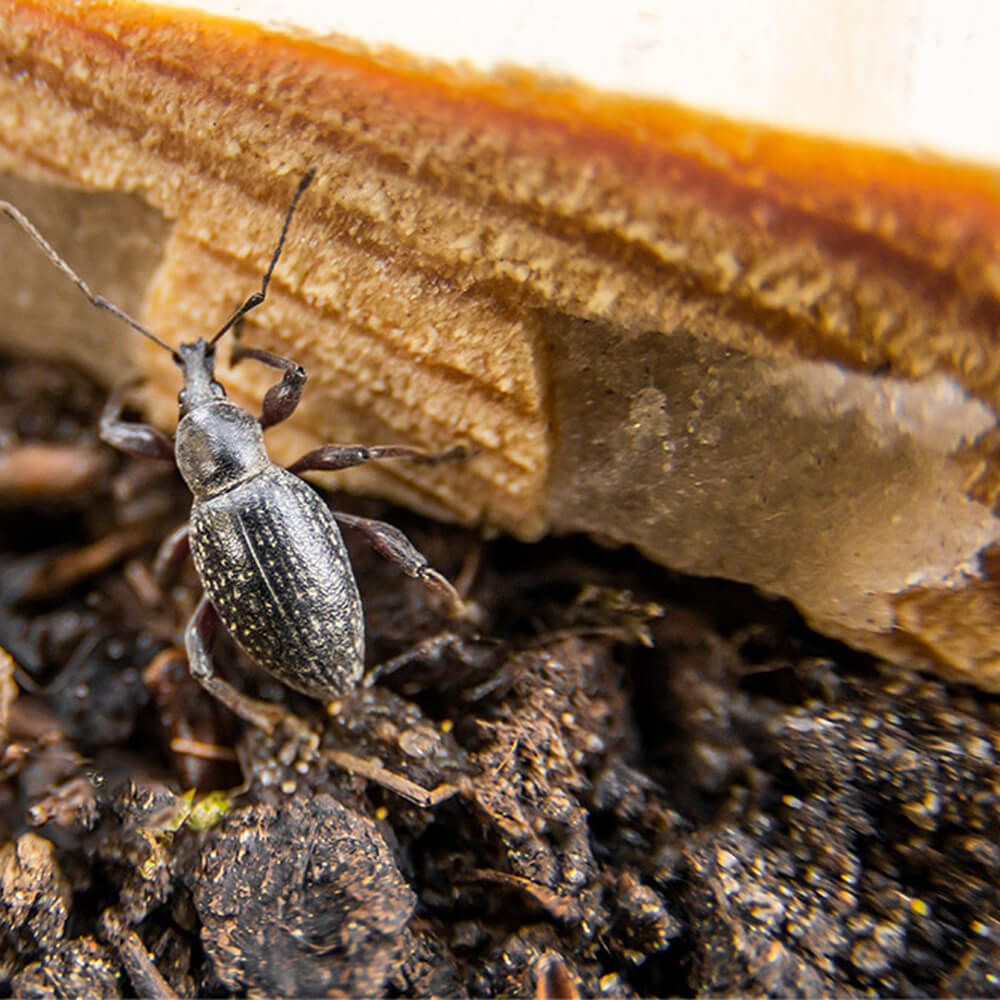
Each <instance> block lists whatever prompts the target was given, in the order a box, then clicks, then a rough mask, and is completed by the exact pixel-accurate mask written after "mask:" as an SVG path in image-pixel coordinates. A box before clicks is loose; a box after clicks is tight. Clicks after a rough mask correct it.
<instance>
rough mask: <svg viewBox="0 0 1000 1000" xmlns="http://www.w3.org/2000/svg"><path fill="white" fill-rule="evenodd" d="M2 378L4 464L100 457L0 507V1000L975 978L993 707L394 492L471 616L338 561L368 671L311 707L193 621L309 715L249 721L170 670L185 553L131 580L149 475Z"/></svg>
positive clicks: (225, 668) (185, 600) (784, 986)
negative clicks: (40, 451) (294, 722)
mask: <svg viewBox="0 0 1000 1000" xmlns="http://www.w3.org/2000/svg"><path fill="white" fill-rule="evenodd" d="M4 385H5V386H6V392H7V395H6V397H5V398H3V399H2V400H0V427H2V428H4V433H5V435H6V437H5V441H4V444H5V446H9V447H10V448H11V449H13V450H12V452H11V454H14V453H16V452H17V449H24V448H29V449H31V448H48V447H49V446H55V445H59V447H63V448H69V449H71V450H73V453H74V454H76V455H77V456H78V457H81V462H82V466H81V467H85V468H87V469H91V470H96V471H93V472H92V473H91V475H92V476H93V478H92V479H90V480H88V487H87V489H86V490H84V491H67V490H65V489H63V486H62V485H59V487H58V489H56V490H55V491H54V493H53V495H52V496H51V497H49V498H48V499H47V500H46V501H45V502H44V503H41V502H38V501H37V496H36V495H35V494H32V496H31V497H30V500H26V499H25V497H24V495H23V494H21V493H18V491H17V490H16V489H14V490H11V491H9V492H8V493H7V494H6V495H3V496H0V512H2V513H0V569H2V575H0V604H2V606H0V647H2V648H3V650H4V651H5V655H0V740H2V743H0V991H2V992H3V993H4V994H10V995H14V996H23V997H29V996H30V997H36V996H37V997H43V996H44V997H69V996H102V997H107V996H120V995H129V994H139V995H149V996H157V997H169V996H175V995H176V996H196V995H214V996H228V995H235V996H270V995H285V996H290V995H308V996H319V995H338V996H342V995H358V994H366V995H378V994H392V995H401V996H409V995H414V996H417V995H431V994H446V995H470V996H509V995H534V996H536V997H545V998H548V997H575V996H629V995H654V994H658V995H664V994H675V995H677V994H679V995H717V994H735V993H738V994H740V995H748V996H766V995H775V994H799V995H802V994H808V995H819V994H833V993H836V994H839V995H859V994H869V995H870V994H873V993H875V994H879V995H897V996H902V995H943V994H978V995H998V994H1000V982H998V978H997V976H998V974H997V971H996V970H997V969H998V968H1000V919H998V917H997V914H998V913H1000V905H998V902H1000V901H998V898H997V895H998V886H1000V701H998V699H997V698H996V697H994V696H990V695H987V694H985V693H983V692H981V691H975V690H972V689H967V688H963V687H960V686H954V685H948V684H945V683H943V682H941V681H939V680H934V679H927V678H924V677H918V676H913V675H908V674H905V673H902V672H900V671H898V670H896V669H895V668H893V667H892V666H891V665H889V664H885V663H878V662H874V661H872V660H871V659H869V658H867V657H863V656H860V655H859V654H856V653H854V652H852V651H851V650H849V649H847V648H845V647H843V646H840V645H837V644H835V643H832V642H830V641H828V640H825V639H823V638H822V637H820V636H816V635H814V634H812V633H810V632H809V631H808V630H807V629H806V628H805V627H804V626H803V624H802V623H801V621H800V619H799V618H798V617H797V615H795V613H794V611H792V610H791V609H790V608H789V606H788V605H786V604H784V603H780V602H774V601H770V600H767V599H765V598H764V597H762V596H759V595H757V594H755V593H753V592H752V591H751V590H749V589H748V588H744V587H739V586H736V585H731V584H726V583H723V582H720V581H693V580H690V579H684V578H681V577H677V576H674V575H672V574H670V573H668V572H666V571H664V570H662V569H660V568H657V567H653V566H650V565H649V564H647V563H645V562H644V561H643V560H642V559H640V558H639V557H638V556H636V555H635V554H634V553H631V552H628V551H607V550H602V549H599V548H597V547H596V546H593V545H591V544H589V543H587V542H583V541H580V540H569V541H558V540H551V541H548V542H544V543H541V544H538V545H535V546H527V545H520V544H516V543H514V542H511V541H509V540H505V539H501V540H496V541H493V542H488V543H485V542H483V541H481V540H480V539H478V538H477V537H476V536H475V535H474V534H473V533H471V532H467V531H463V530H459V529H452V528H444V527H441V526H436V525H430V524H427V523H425V522H422V521H420V520H419V519H417V518H415V517H412V516H410V515H406V514H400V515H398V516H397V515H396V514H393V518H394V519H395V520H397V521H398V520H402V521H403V522H404V523H405V527H406V530H407V531H408V533H410V534H411V535H412V537H414V540H415V541H416V542H417V544H418V545H419V546H420V548H421V549H422V550H423V551H424V552H426V553H427V555H428V556H429V557H430V559H431V563H432V565H434V566H435V567H438V568H440V569H441V570H442V571H443V572H445V573H447V574H449V576H450V578H451V579H455V580H460V581H461V586H462V587H463V588H464V589H465V590H466V592H467V593H466V595H465V596H467V597H468V598H470V599H471V600H474V601H475V602H476V604H477V605H478V607H479V608H481V609H482V612H483V617H482V620H481V621H479V622H476V623H464V624H462V625H460V626H456V625H455V624H454V623H452V622H449V621H448V619H447V618H446V617H445V616H444V614H443V612H442V609H441V608H440V607H438V606H436V605H435V603H434V598H433V596H432V595H429V594H428V593H427V592H426V590H425V589H424V588H422V587H420V586H419V584H414V583H412V582H411V581H408V580H407V579H405V578H404V577H403V576H402V575H401V574H399V573H398V571H397V570H396V569H394V568H393V567H392V566H390V565H388V564H386V563H384V562H382V561H381V560H380V559H379V558H378V557H377V556H376V555H375V554H373V553H372V552H371V551H370V550H368V549H367V548H366V547H364V546H356V547H354V548H353V550H352V556H353V558H354V562H355V567H356V571H357V576H358V580H359V585H360V588H361V591H362V596H363V598H364V600H365V606H366V614H367V631H368V636H367V642H368V647H369V664H371V665H373V666H374V665H378V666H377V668H376V669H372V670H371V671H370V674H369V679H368V683H367V684H365V685H363V686H361V687H360V688H359V689H358V690H357V691H355V692H353V693H352V694H349V695H347V696H345V697H343V698H342V699H340V700H339V701H338V702H337V703H335V704H333V705H331V706H328V707H324V706H322V705H320V704H318V703H316V702H313V701H311V700H309V699H307V698H304V697H302V696H301V695H298V694H296V693H294V692H292V691H290V690H288V689H287V688H284V687H283V686H281V685H280V684H278V683H277V682H276V681H274V680H273V679H272V678H270V677H268V676H267V675H265V674H263V673H262V672H260V671H259V670H257V669H256V668H254V667H253V666H252V665H251V664H249V663H248V662H247V661H246V659H245V658H244V657H243V656H242V654H240V653H239V651H238V650H237V649H235V648H234V647H233V644H232V643H230V642H228V641H222V642H220V643H219V646H218V649H217V650H216V657H217V661H218V664H219V668H220V670H221V671H222V672H223V673H224V674H225V675H226V676H227V677H228V678H229V679H230V680H231V681H232V682H233V683H236V684H238V685H240V686H241V687H242V688H243V689H244V690H246V691H247V692H248V693H250V694H251V695H253V696H254V697H261V698H266V699H268V700H271V701H274V702H278V703H281V704H283V705H284V706H285V707H286V708H287V709H288V710H289V712H291V713H294V715H295V716H296V717H297V718H298V719H299V720H301V723H302V724H301V725H299V726H291V727H284V726H283V727H279V728H278V729H277V730H276V731H275V732H274V733H272V734H270V735H269V734H266V733H263V732H261V731H258V730H256V729H253V728H252V727H247V726H245V725H243V724H242V723H240V722H239V720H236V719H234V718H233V717H231V716H230V715H229V714H228V713H227V712H226V711H225V710H224V709H222V708H221V707H220V706H218V705H217V704H215V703H214V701H213V700H212V699H211V698H210V697H209V696H208V695H207V694H205V693H204V692H203V691H201V689H200V688H199V687H198V685H197V684H196V683H194V682H193V681H192V680H191V679H190V677H189V676H188V675H187V673H186V669H185V665H184V657H183V654H182V653H181V652H180V651H179V647H178V643H179V642H180V641H181V637H182V633H183V628H184V625H185V623H186V620H187V618H188V617H189V616H190V613H191V611H192V610H193V608H194V606H195V604H196V602H197V600H198V597H199V593H198V586H197V580H196V577H195V576H194V573H193V571H192V570H191V568H190V566H188V567H185V568H184V569H182V571H181V574H180V577H179V580H178V583H177V585H176V586H175V587H173V588H172V589H171V590H169V591H161V590H160V588H159V587H158V586H157V585H156V583H155V582H154V579H153V577H152V576H151V575H150V573H149V565H150V563H151V560H152V558H153V554H154V552H155V548H156V544H157V542H158V540H159V539H161V538H163V537H164V536H165V535H166V534H167V533H168V532H169V531H170V530H172V529H173V528H175V527H176V526H177V524H178V523H179V522H180V521H181V520H182V519H183V517H184V512H185V511H186V509H187V505H188V502H189V501H188V498H187V495H186V491H185V490H184V488H183V486H182V485H181V484H180V483H179V481H178V479H177V477H176V476H175V475H174V474H172V473H169V472H168V473H164V472H163V471H162V470H160V469H158V468H157V469H151V468H150V467H149V466H147V465H144V463H142V462H139V461H136V460H131V459H127V458H124V457H121V456H117V455H114V454H112V453H109V452H107V451H106V449H104V448H103V446H101V445H99V443H98V442H97V440H96V435H95V431H94V428H95V427H96V415H97V412H98V410H99V408H100V405H101V398H100V393H99V392H98V391H97V390H96V389H95V388H93V387H92V386H90V385H89V383H87V382H86V380H85V379H83V378H82V377H81V376H79V375H77V374H76V373H74V372H72V371H70V370H68V369H61V368H59V367H58V366H42V365H39V364H31V363H26V362H9V363H8V365H7V369H6V374H5V377H4ZM3 483H4V480H3V479H2V477H0V493H3V491H4V485H3ZM18 489H20V487H18ZM338 506H346V507H347V508H348V509H349V510H350V511H351V512H356V513H358V514H360V515H363V516H380V517H381V516H385V514H384V512H383V509H382V507H381V505H379V504H377V503H375V502H373V501H363V500H343V501H342V500H340V499H339V498H338ZM122 539H125V540H126V543H123V542H122V541H121V540H122ZM95 552H96V553H98V554H99V556H100V557H99V558H97V557H95V556H94V553H95ZM67 567H68V568H67ZM39 581H42V582H41V583H40V582H39ZM45 581H48V583H45ZM400 793H402V794H400ZM428 803H430V804H429V805H428Z"/></svg>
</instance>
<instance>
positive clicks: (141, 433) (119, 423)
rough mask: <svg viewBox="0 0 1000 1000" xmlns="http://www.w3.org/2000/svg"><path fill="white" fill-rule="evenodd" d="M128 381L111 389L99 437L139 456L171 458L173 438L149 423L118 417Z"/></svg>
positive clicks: (120, 449)
mask: <svg viewBox="0 0 1000 1000" xmlns="http://www.w3.org/2000/svg"><path fill="white" fill-rule="evenodd" d="M128 388H129V386H128V385H124V386H119V387H118V388H117V389H115V391H114V392H112V393H111V395H110V397H109V398H108V401H107V403H106V404H105V406H104V410H103V412H102V413H101V424H100V428H101V431H100V434H101V440H102V441H104V442H106V443H107V444H110V445H111V446H112V447H113V448H117V449H118V450H119V451H124V452H126V453H127V454H129V455H137V456H138V457H139V458H158V459H161V460H163V461H167V462H172V461H173V460H174V445H173V442H172V441H171V440H170V438H168V437H167V436H166V435H165V434H163V433H161V432H160V431H158V430H157V429H156V428H155V427H150V426H149V424H136V423H130V422H129V421H125V420H122V419H121V415H122V407H123V406H124V404H125V392H126V390H127V389H128Z"/></svg>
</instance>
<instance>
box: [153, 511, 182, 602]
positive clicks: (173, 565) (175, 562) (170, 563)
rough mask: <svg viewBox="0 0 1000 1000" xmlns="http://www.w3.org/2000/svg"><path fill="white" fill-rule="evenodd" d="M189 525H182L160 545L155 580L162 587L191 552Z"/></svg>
mask: <svg viewBox="0 0 1000 1000" xmlns="http://www.w3.org/2000/svg"><path fill="white" fill-rule="evenodd" d="M188 530H189V528H188V525H187V524H182V525H181V526H180V527H179V528H176V529H175V530H174V531H171V532H170V534H169V535H167V537H166V538H164V539H163V541H162V542H161V543H160V547H159V548H158V549H157V550H156V558H155V559H154V560H153V579H154V580H156V582H157V583H158V584H160V586H161V587H162V586H163V585H164V583H166V581H167V580H169V579H170V577H171V576H172V575H173V573H174V571H175V570H176V569H177V567H178V566H180V564H181V563H182V562H183V561H184V560H185V559H186V558H187V554H188V553H189V552H190V551H191V545H190V541H189V538H188Z"/></svg>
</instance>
